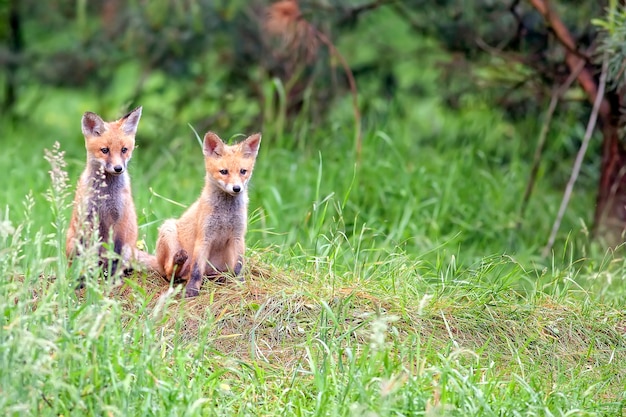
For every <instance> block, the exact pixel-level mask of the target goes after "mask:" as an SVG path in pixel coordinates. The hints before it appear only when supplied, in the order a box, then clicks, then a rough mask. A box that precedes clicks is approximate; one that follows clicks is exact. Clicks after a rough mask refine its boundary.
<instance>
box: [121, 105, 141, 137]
mask: <svg viewBox="0 0 626 417" xmlns="http://www.w3.org/2000/svg"><path fill="white" fill-rule="evenodd" d="M140 118H141V106H139V107H137V108H136V109H135V110H133V111H131V112H130V113H128V114H127V115H126V116H124V117H122V131H123V132H124V134H126V135H128V136H135V134H136V133H137V125H138V124H139V119H140Z"/></svg>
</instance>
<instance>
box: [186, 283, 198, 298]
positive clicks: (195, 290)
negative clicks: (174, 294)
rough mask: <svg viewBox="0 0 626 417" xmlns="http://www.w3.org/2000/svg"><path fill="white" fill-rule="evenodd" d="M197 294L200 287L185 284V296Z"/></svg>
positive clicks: (189, 296) (191, 296) (195, 295)
mask: <svg viewBox="0 0 626 417" xmlns="http://www.w3.org/2000/svg"><path fill="white" fill-rule="evenodd" d="M198 294H200V288H196V286H195V285H189V284H187V286H186V287H185V297H186V298H193V297H197V296H198Z"/></svg>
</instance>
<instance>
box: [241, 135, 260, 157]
mask: <svg viewBox="0 0 626 417" xmlns="http://www.w3.org/2000/svg"><path fill="white" fill-rule="evenodd" d="M260 145H261V134H260V133H255V134H254V135H251V136H248V138H247V139H246V140H244V141H243V142H242V143H241V147H242V149H243V155H244V156H245V157H246V158H256V155H257V154H258V153H259V146H260Z"/></svg>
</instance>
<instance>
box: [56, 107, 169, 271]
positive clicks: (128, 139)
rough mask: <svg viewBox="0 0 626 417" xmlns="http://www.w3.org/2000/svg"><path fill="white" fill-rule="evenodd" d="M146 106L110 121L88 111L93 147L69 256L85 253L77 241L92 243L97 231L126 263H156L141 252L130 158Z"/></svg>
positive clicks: (86, 131) (85, 121) (86, 128)
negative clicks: (81, 250) (80, 250)
mask: <svg viewBox="0 0 626 417" xmlns="http://www.w3.org/2000/svg"><path fill="white" fill-rule="evenodd" d="M140 118H141V107H137V108H136V109H135V110H133V111H131V112H130V113H128V114H127V115H125V116H124V117H122V118H121V119H119V120H116V121H114V122H105V121H103V120H102V118H100V116H98V115H97V114H95V113H91V112H86V113H85V114H84V115H83V118H82V132H83V135H84V136H85V148H87V166H86V168H85V170H84V171H83V173H82V174H81V176H80V179H79V181H78V185H77V187H76V196H75V198H74V210H73V212H72V219H71V222H70V225H69V229H68V231H67V240H66V246H65V250H66V254H67V256H68V259H70V260H71V259H72V257H74V256H76V255H80V254H79V253H77V252H79V249H78V248H79V246H80V245H77V243H79V242H80V244H86V243H87V242H89V240H90V238H91V233H92V232H93V231H95V230H97V231H98V233H99V240H100V242H109V241H111V242H113V250H114V251H115V253H117V254H118V255H120V256H121V258H122V263H123V267H124V268H128V267H129V266H130V261H131V260H134V259H137V258H138V257H139V258H141V259H139V260H140V261H141V262H143V263H145V264H147V265H150V264H153V265H151V266H152V267H153V268H156V267H157V265H156V263H155V262H156V258H154V257H152V259H151V255H148V254H147V253H139V251H137V250H136V244H137V214H136V213H135V205H134V203H133V197H132V195H131V189H130V177H129V175H128V172H127V166H128V161H130V158H131V156H132V154H133V149H134V147H135V134H136V133H137V124H138V123H139V119H140ZM105 252H106V251H105V248H104V247H102V245H101V246H100V247H99V250H98V253H99V256H100V263H101V264H102V265H103V266H104V268H106V267H107V265H108V260H107V259H106V257H105ZM117 264H118V261H117V259H114V260H112V262H111V265H112V266H111V268H112V270H111V271H108V272H110V275H113V274H114V273H115V272H116V269H117Z"/></svg>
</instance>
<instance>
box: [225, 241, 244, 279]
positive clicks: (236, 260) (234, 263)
mask: <svg viewBox="0 0 626 417" xmlns="http://www.w3.org/2000/svg"><path fill="white" fill-rule="evenodd" d="M245 250H246V243H245V240H244V238H243V237H240V238H236V239H234V241H233V252H232V254H231V258H230V260H229V263H228V268H229V269H230V270H231V271H232V272H233V274H234V275H235V276H239V274H241V270H242V269H243V262H244V261H243V255H244V252H245ZM240 279H241V280H243V278H241V277H240Z"/></svg>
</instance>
